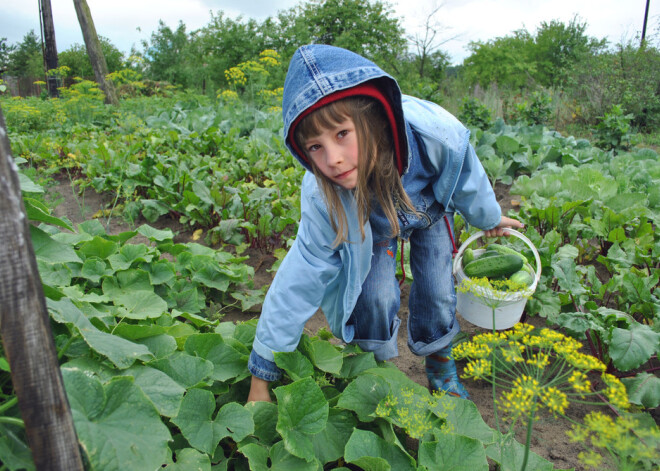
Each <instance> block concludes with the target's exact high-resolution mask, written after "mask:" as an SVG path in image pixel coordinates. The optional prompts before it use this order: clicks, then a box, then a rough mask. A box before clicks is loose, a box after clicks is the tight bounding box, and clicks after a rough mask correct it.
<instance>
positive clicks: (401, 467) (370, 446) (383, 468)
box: [344, 429, 417, 471]
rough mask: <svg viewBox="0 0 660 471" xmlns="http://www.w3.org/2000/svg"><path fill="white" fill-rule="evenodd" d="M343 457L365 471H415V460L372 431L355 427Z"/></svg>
mask: <svg viewBox="0 0 660 471" xmlns="http://www.w3.org/2000/svg"><path fill="white" fill-rule="evenodd" d="M344 458H345V459H346V461H347V462H348V463H352V464H354V465H356V466H359V467H360V468H362V469H364V470H365V471H387V470H392V471H406V470H410V471H416V469H417V468H416V466H415V461H414V460H413V459H412V457H411V456H410V455H408V454H407V453H406V452H405V451H403V450H402V449H401V448H399V447H398V446H396V445H394V444H393V443H390V442H387V441H385V440H383V439H382V438H380V437H379V436H378V435H376V434H375V433H373V432H369V431H366V430H360V429H356V430H354V431H353V434H352V435H351V438H350V439H349V440H348V443H346V453H345V455H344Z"/></svg>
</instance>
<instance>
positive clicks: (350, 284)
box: [248, 45, 522, 401]
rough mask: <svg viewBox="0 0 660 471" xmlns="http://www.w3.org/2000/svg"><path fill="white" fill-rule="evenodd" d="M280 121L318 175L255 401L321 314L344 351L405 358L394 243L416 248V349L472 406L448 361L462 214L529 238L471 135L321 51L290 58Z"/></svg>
mask: <svg viewBox="0 0 660 471" xmlns="http://www.w3.org/2000/svg"><path fill="white" fill-rule="evenodd" d="M282 114H283V118H284V137H285V142H286V145H287V147H288V148H289V150H290V151H291V153H292V154H293V156H294V157H295V158H296V159H297V160H298V161H299V162H300V163H301V164H302V165H303V166H304V167H305V168H306V169H307V170H309V171H308V172H307V173H306V174H305V176H304V178H303V183H302V195H301V212H302V216H301V220H300V225H299V229H298V234H297V236H296V240H295V242H294V244H293V246H292V247H291V250H290V251H289V253H288V254H287V256H286V257H285V259H284V261H283V262H282V265H281V266H280V268H279V270H278V272H277V275H276V276H275V279H274V280H273V284H272V285H271V287H270V289H269V291H268V294H267V296H266V299H265V301H264V305H263V310H262V313H261V316H260V318H259V323H258V326H257V334H256V338H255V340H254V344H253V350H252V353H251V355H250V360H249V363H248V368H249V370H250V372H251V373H252V375H253V376H252V384H251V388H250V393H249V396H248V401H258V400H263V401H269V400H270V396H269V392H268V383H269V382H271V381H274V380H277V379H279V378H280V376H281V372H280V371H279V369H278V368H277V366H276V365H275V363H274V361H273V359H274V356H273V354H274V352H290V351H293V350H295V348H296V347H297V345H298V341H299V340H300V336H301V335H302V331H303V327H304V325H305V323H306V322H307V320H308V319H309V318H310V317H311V316H312V315H313V314H314V313H315V312H316V311H317V310H318V308H319V307H320V308H321V309H322V311H323V313H324V314H325V316H326V318H327V320H328V323H329V325H330V328H331V330H332V332H333V333H334V334H335V335H336V336H337V337H339V338H341V339H343V340H344V341H345V342H347V343H356V344H357V345H359V346H360V347H361V348H362V349H363V350H366V351H371V352H373V353H374V355H375V357H376V359H377V360H387V359H389V358H392V357H395V356H396V355H397V353H398V352H397V343H396V341H397V332H398V329H399V324H400V320H399V318H398V317H397V312H398V311H399V306H400V292H399V285H398V282H397V280H396V277H395V259H396V250H397V244H396V241H397V238H398V237H400V238H402V239H404V240H409V241H410V254H411V259H410V264H411V270H412V275H413V283H412V286H411V291H410V299H409V308H410V314H409V319H408V326H407V328H408V346H409V348H410V349H411V351H412V352H413V353H414V354H416V355H419V356H424V357H426V373H427V376H428V379H429V387H430V388H431V389H441V390H444V391H446V392H448V393H449V394H453V395H455V396H458V397H462V398H467V396H468V394H467V391H466V390H465V389H464V387H463V386H462V385H461V383H460V382H459V380H458V376H457V374H456V366H455V364H454V361H453V360H452V358H451V356H450V355H451V341H452V339H453V338H454V336H455V335H456V334H457V333H458V331H459V326H458V322H457V321H456V315H455V307H456V296H455V293H454V283H453V278H452V273H451V262H452V248H453V245H452V243H453V238H452V237H453V236H452V235H451V234H452V232H451V231H453V227H452V221H453V214H454V212H456V211H458V212H459V213H460V214H461V215H462V216H463V217H464V218H465V219H466V220H467V222H468V223H470V224H472V225H474V226H476V227H479V228H481V229H483V230H485V231H486V234H487V235H488V236H501V235H505V234H506V231H505V230H504V228H506V227H516V228H520V227H522V224H520V223H519V222H518V221H515V220H513V219H509V218H506V217H502V216H501V210H500V207H499V205H498V204H497V201H496V199H495V195H494V193H493V190H492V188H491V186H490V183H489V182H488V179H487V177H486V174H485V172H484V170H483V167H482V166H481V164H480V162H479V160H478V158H477V156H476V154H475V152H474V150H473V149H472V147H471V146H470V144H469V131H468V130H467V129H466V128H465V127H464V126H462V125H461V124H460V123H459V122H458V121H457V120H456V118H454V117H453V116H452V115H450V114H449V113H447V112H446V111H445V110H444V109H442V108H441V107H439V106H437V105H435V104H432V103H429V102H426V101H422V100H419V99H416V98H412V97H407V96H402V95H401V92H400V90H399V87H398V85H397V83H396V81H395V80H394V79H393V78H392V77H390V76H389V75H388V74H386V73H385V72H384V71H383V70H381V69H380V68H379V67H378V66H376V65H375V64H373V63H372V62H370V61H368V60H367V59H365V58H363V57H361V56H359V55H357V54H354V53H352V52H350V51H347V50H344V49H339V48H336V47H332V46H324V45H310V46H303V47H301V48H300V49H298V51H296V53H295V54H294V56H293V58H292V59H291V63H290V65H289V71H288V73H287V77H286V80H285V83H284V96H283V100H282ZM445 215H448V217H447V218H444V216H445Z"/></svg>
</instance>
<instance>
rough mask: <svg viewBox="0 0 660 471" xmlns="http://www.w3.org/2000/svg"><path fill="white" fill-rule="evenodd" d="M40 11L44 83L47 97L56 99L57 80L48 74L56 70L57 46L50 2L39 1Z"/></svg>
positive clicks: (57, 93) (57, 94)
mask: <svg viewBox="0 0 660 471" xmlns="http://www.w3.org/2000/svg"><path fill="white" fill-rule="evenodd" d="M39 6H40V9H41V37H42V38H43V42H44V44H45V46H44V51H43V52H44V66H45V68H46V81H47V84H48V95H50V97H51V98H57V97H58V96H59V92H58V91H57V85H58V83H57V82H58V78H57V76H55V75H52V74H49V73H48V72H49V71H51V70H53V69H57V44H56V43H55V25H54V24H53V10H52V8H51V6H50V0H39Z"/></svg>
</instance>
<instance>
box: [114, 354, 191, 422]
mask: <svg viewBox="0 0 660 471" xmlns="http://www.w3.org/2000/svg"><path fill="white" fill-rule="evenodd" d="M121 374H122V376H124V375H126V376H132V377H133V379H134V380H135V384H136V385H138V386H139V387H140V389H142V391H143V392H144V394H146V396H147V397H148V398H149V400H150V401H151V402H152V403H153V404H154V406H155V407H156V409H157V410H158V412H159V413H160V415H163V416H165V417H172V416H174V415H176V414H177V412H178V411H179V406H180V405H181V400H182V399H183V393H185V392H186V390H185V388H183V387H182V386H180V385H179V384H178V383H177V382H176V381H174V380H173V379H172V378H170V377H169V376H168V375H166V374H165V373H163V372H162V371H160V370H157V369H155V368H151V367H149V366H145V365H135V366H132V367H130V368H129V369H127V370H124V371H122V372H121Z"/></svg>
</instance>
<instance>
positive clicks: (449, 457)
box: [419, 433, 488, 471]
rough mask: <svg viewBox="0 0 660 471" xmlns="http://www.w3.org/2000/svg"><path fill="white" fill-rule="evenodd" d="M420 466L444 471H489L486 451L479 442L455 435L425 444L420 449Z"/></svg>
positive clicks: (448, 435) (451, 434)
mask: <svg viewBox="0 0 660 471" xmlns="http://www.w3.org/2000/svg"><path fill="white" fill-rule="evenodd" d="M419 464H421V465H422V466H426V467H427V468H428V469H442V470H443V471H463V470H468V469H469V470H470V471H487V470H488V460H487V459H486V450H485V449H484V447H483V445H482V444H481V442H480V441H479V440H475V439H474V438H469V437H464V436H462V435H456V434H453V433H446V434H443V435H442V440H440V441H437V442H425V443H422V444H421V445H420V447H419Z"/></svg>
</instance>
